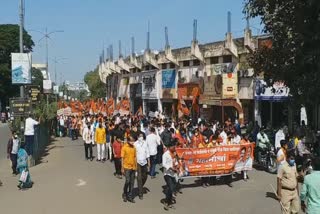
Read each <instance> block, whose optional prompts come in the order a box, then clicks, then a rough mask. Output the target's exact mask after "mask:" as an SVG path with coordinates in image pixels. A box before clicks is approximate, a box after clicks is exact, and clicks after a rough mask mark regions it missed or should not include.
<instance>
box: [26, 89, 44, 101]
mask: <svg viewBox="0 0 320 214" xmlns="http://www.w3.org/2000/svg"><path fill="white" fill-rule="evenodd" d="M27 90H28V93H29V97H30V98H31V101H32V102H37V101H39V98H40V93H41V88H40V86H39V85H31V86H29V87H28V89H27Z"/></svg>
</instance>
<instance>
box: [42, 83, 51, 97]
mask: <svg viewBox="0 0 320 214" xmlns="http://www.w3.org/2000/svg"><path fill="white" fill-rule="evenodd" d="M43 93H45V94H50V93H52V82H51V80H43Z"/></svg>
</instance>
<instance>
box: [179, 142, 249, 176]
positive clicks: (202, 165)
mask: <svg viewBox="0 0 320 214" xmlns="http://www.w3.org/2000/svg"><path fill="white" fill-rule="evenodd" d="M253 148H254V145H253V144H241V145H224V146H214V147H212V148H203V149H188V148H177V149H176V152H177V156H178V158H179V166H180V170H179V176H181V177H193V176H195V177H201V176H221V175H229V174H232V173H234V172H241V171H243V170H252V163H253V158H254V157H253Z"/></svg>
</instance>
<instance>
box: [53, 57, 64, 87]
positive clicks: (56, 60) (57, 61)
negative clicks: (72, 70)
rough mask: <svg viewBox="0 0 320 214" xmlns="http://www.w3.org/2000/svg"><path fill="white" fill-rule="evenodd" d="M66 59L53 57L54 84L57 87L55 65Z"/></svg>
mask: <svg viewBox="0 0 320 214" xmlns="http://www.w3.org/2000/svg"><path fill="white" fill-rule="evenodd" d="M66 59H67V58H57V57H54V59H52V60H53V62H54V82H55V84H56V85H58V82H57V63H59V62H60V61H62V60H66Z"/></svg>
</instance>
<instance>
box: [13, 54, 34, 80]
mask: <svg viewBox="0 0 320 214" xmlns="http://www.w3.org/2000/svg"><path fill="white" fill-rule="evenodd" d="M31 67H32V60H31V54H30V53H11V80H12V84H31Z"/></svg>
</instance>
